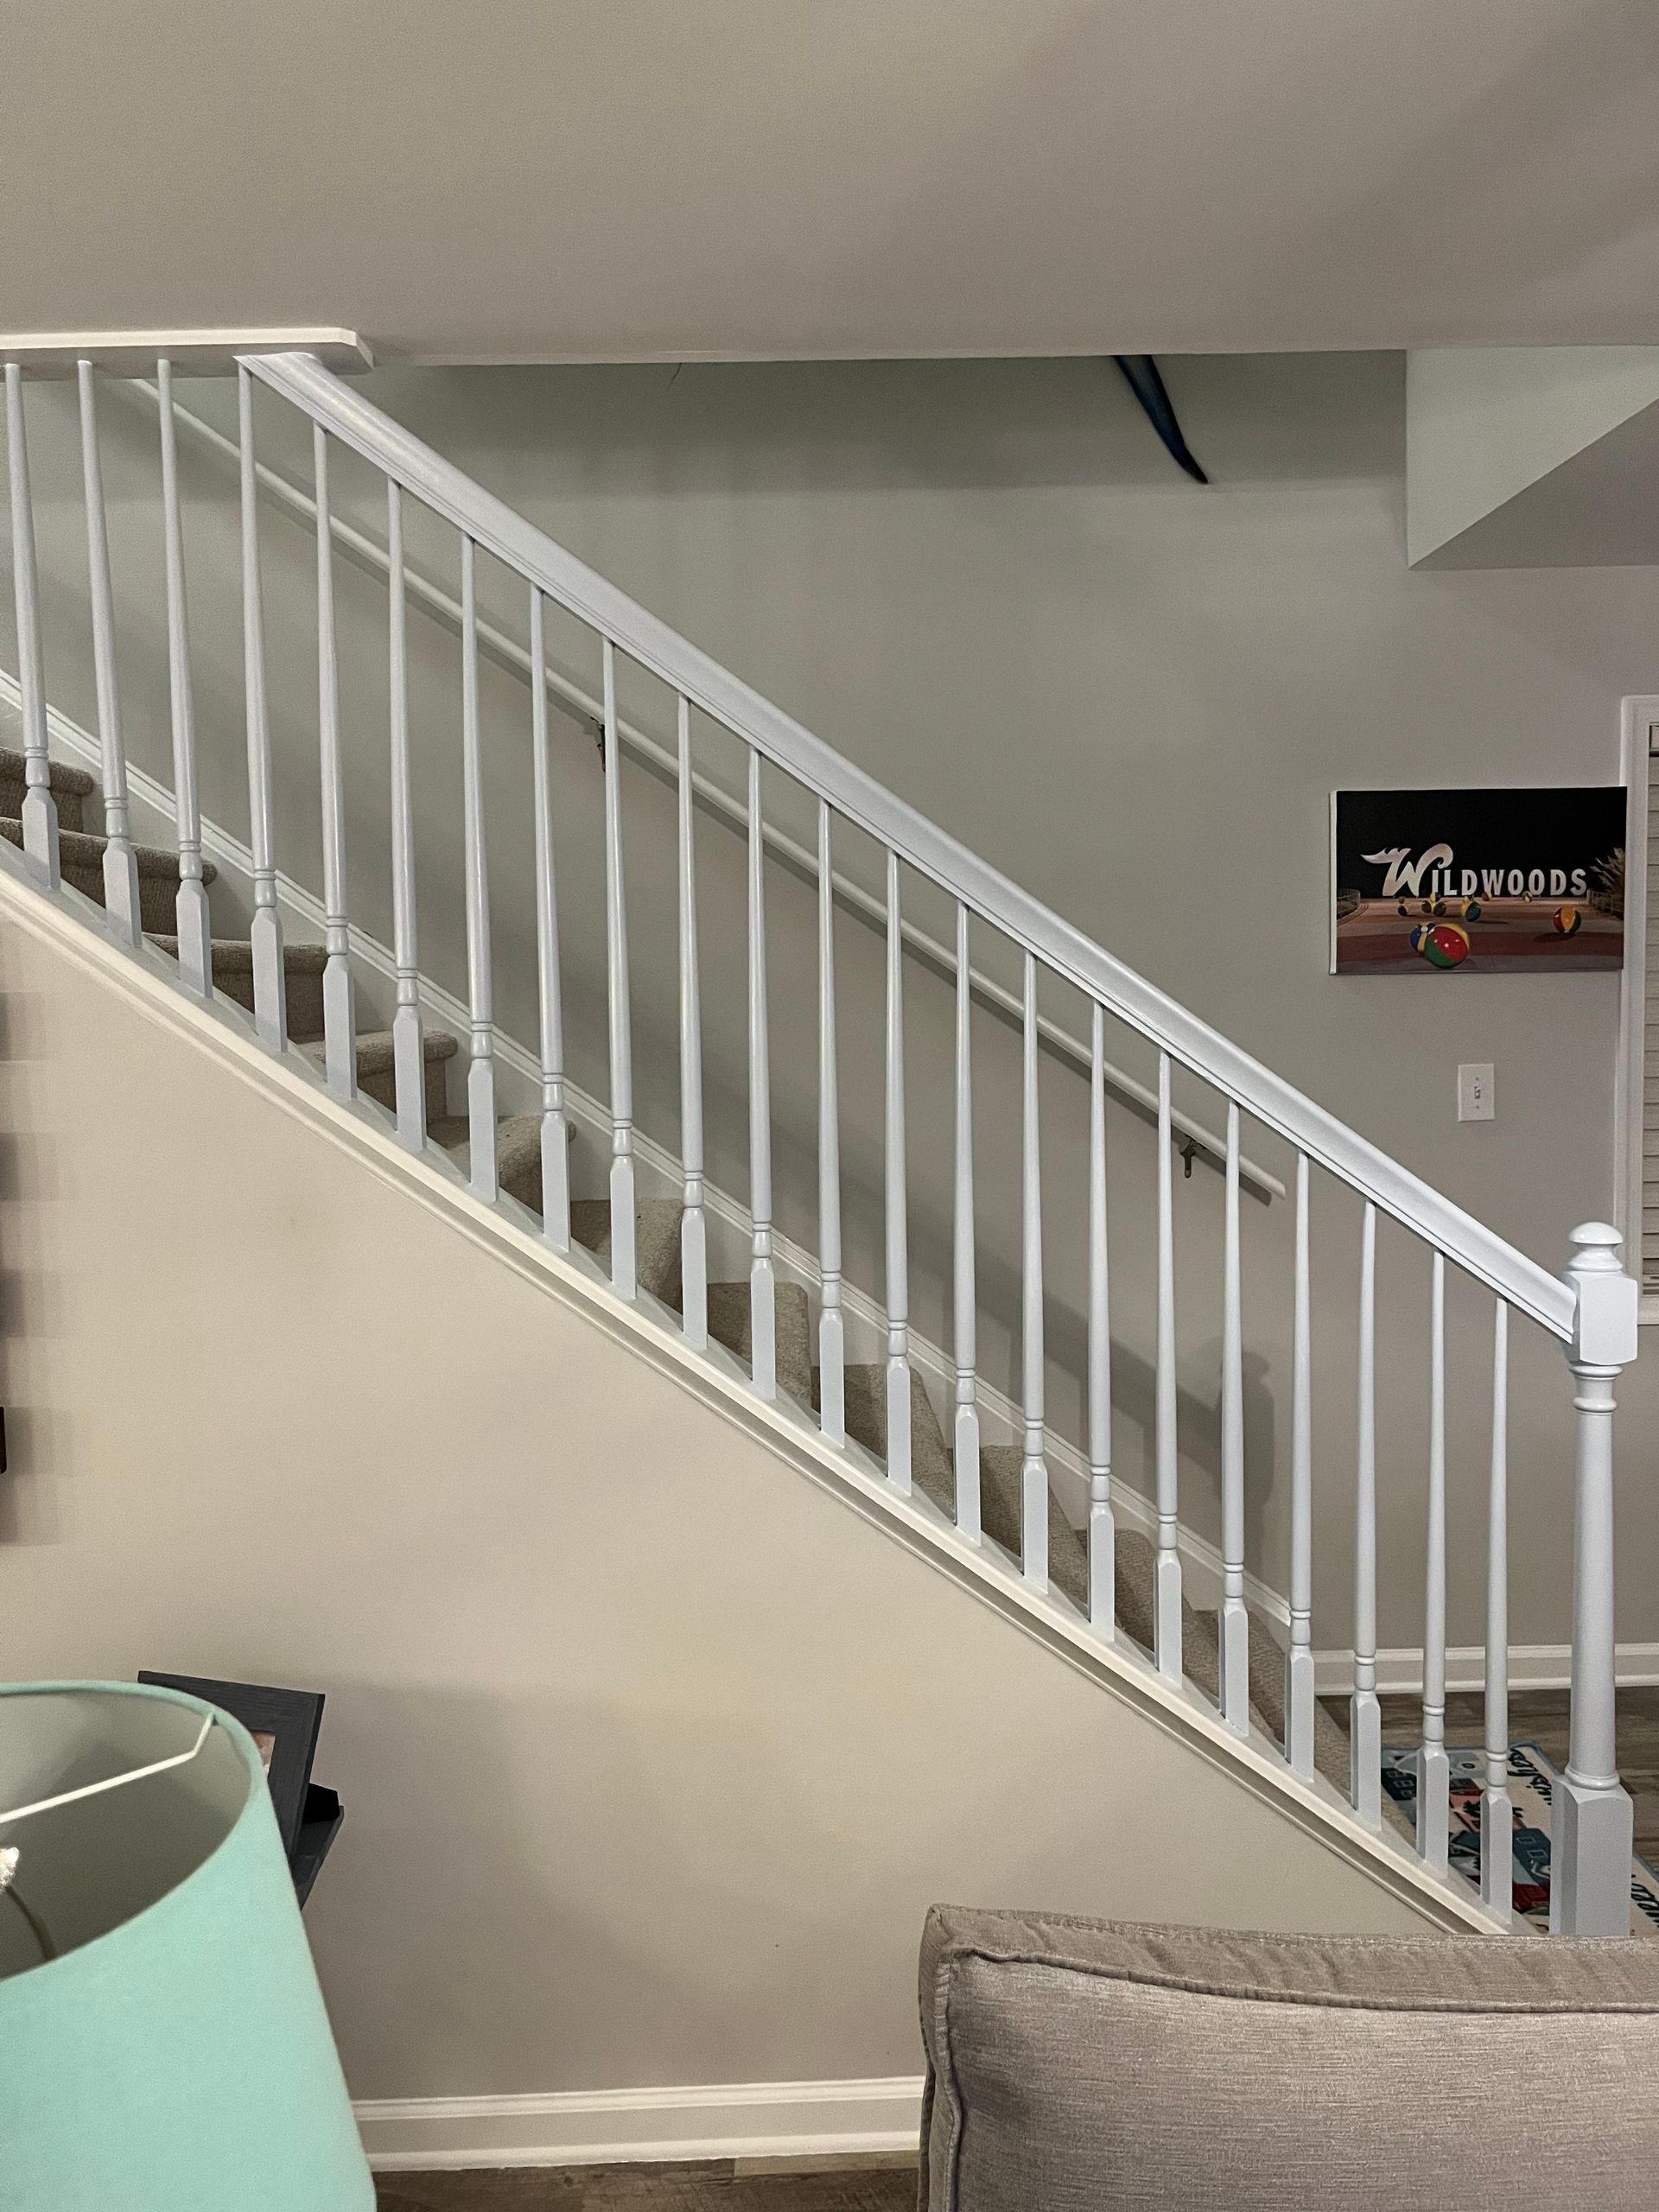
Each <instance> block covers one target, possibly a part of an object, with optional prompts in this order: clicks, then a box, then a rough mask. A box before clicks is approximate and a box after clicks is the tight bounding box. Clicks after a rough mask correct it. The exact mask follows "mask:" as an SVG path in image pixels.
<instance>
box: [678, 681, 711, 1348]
mask: <svg viewBox="0 0 1659 2212" xmlns="http://www.w3.org/2000/svg"><path fill="white" fill-rule="evenodd" d="M679 769H680V777H679V817H680V819H679V832H680V1151H681V1154H682V1155H683V1157H682V1160H681V1175H682V1183H681V1192H680V1318H681V1325H682V1328H683V1332H684V1336H685V1341H686V1342H687V1344H690V1345H691V1346H692V1347H693V1348H694V1349H695V1350H696V1351H702V1348H703V1346H704V1345H705V1344H707V1343H708V1341H709V1224H708V1217H707V1215H706V1214H705V1212H704V1208H703V1183H702V1002H701V999H700V996H699V988H698V977H697V877H696V840H695V838H694V836H693V835H692V825H693V823H694V821H695V818H696V817H695V813H694V801H695V799H696V788H695V786H694V785H693V783H692V780H691V708H690V702H689V701H687V700H686V699H684V698H682V699H681V700H680V702H679Z"/></svg>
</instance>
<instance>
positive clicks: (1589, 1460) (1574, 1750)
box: [1549, 1221, 1637, 1936]
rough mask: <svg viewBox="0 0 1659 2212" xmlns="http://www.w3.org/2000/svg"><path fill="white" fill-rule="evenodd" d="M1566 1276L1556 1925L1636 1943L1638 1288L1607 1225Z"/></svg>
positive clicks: (1597, 1225) (1579, 1247)
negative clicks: (1633, 1595)
mask: <svg viewBox="0 0 1659 2212" xmlns="http://www.w3.org/2000/svg"><path fill="white" fill-rule="evenodd" d="M1572 1242H1573V1245H1574V1246H1575V1248H1576V1249H1575V1250H1574V1252H1573V1257H1572V1258H1571V1259H1570V1260H1569V1261H1568V1262H1567V1268H1566V1270H1565V1275H1564V1280H1565V1281H1567V1284H1568V1285H1569V1286H1570V1287H1571V1288H1572V1289H1573V1292H1574V1293H1575V1294H1576V1295H1577V1298H1578V1313H1577V1316H1576V1318H1575V1319H1574V1322H1573V1341H1572V1343H1571V1344H1570V1345H1569V1346H1568V1348H1567V1365H1568V1366H1569V1367H1570V1368H1571V1369H1572V1370H1573V1382H1574V1383H1575V1385H1576V1389H1575V1390H1574V1394H1573V1406H1574V1408H1575V1409H1576V1412H1577V1414H1578V1464H1577V1471H1576V1476H1575V1482H1574V1503H1573V1721H1572V1735H1571V1739H1570V1743H1569V1746H1568V1751H1567V1774H1566V1776H1565V1777H1564V1779H1563V1781H1562V1783H1561V1785H1560V1790H1559V1791H1558V1793H1557V1796H1556V1801H1555V1815H1554V1829H1555V1836H1554V1841H1555V1853H1554V1859H1555V1864H1554V1874H1553V1877H1552V1879H1551V1882H1550V1901H1549V1924H1550V1928H1551V1930H1552V1932H1553V1933H1554V1934H1556V1935H1560V1936H1628V1935H1629V1933H1630V1853H1631V1849H1632V1847H1633V1839H1632V1834H1631V1829H1632V1816H1631V1807H1630V1796H1629V1795H1628V1793H1627V1792H1626V1791H1625V1789H1624V1787H1623V1786H1622V1785H1621V1783H1620V1782H1619V1778H1618V1740H1617V1734H1616V1729H1615V1713H1614V1688H1613V1685H1614V1652H1613V1385H1614V1383H1616V1382H1617V1381H1618V1375H1619V1370H1621V1369H1622V1368H1624V1367H1625V1366H1628V1364H1629V1363H1630V1361H1631V1360H1633V1359H1634V1358H1635V1357H1636V1350H1637V1327H1636V1324H1637V1286H1636V1284H1635V1282H1634V1281H1632V1280H1631V1278H1630V1276H1629V1275H1627V1274H1625V1272H1624V1269H1623V1268H1621V1267H1620V1265H1619V1263H1618V1249H1619V1245H1620V1243H1621V1242H1622V1240H1621V1238H1620V1236H1619V1234H1618V1230H1616V1229H1611V1228H1610V1227H1609V1226H1608V1225H1607V1224H1606V1223H1605V1222H1602V1221H1592V1222H1586V1223H1585V1224H1584V1225H1583V1226H1582V1227H1581V1228H1579V1229H1575V1230H1573V1237H1572Z"/></svg>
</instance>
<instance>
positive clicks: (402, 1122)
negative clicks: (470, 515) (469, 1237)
mask: <svg viewBox="0 0 1659 2212" xmlns="http://www.w3.org/2000/svg"><path fill="white" fill-rule="evenodd" d="M386 560H387V575H388V582H389V585H390V593H391V596H390V602H389V604H390V622H389V633H390V638H391V675H390V681H391V952H392V962H393V965H394V966H395V968H396V969H397V983H396V998H395V1003H394V1007H393V1011H392V1017H391V1063H392V1072H393V1080H394V1084H395V1090H394V1094H393V1095H394V1096H395V1097H396V1100H397V1135H398V1139H399V1141H401V1142H402V1143H404V1144H405V1145H407V1146H408V1147H409V1148H410V1151H411V1152H421V1151H423V1150H424V1148H425V1145H426V1046H425V1042H424V1039H423V1027H424V1025H423V1021H422V1019H421V967H420V956H419V951H418V947H417V942H416V930H415V798H414V790H413V786H412V784H411V780H410V753H409V642H408V640H409V609H408V601H407V593H406V587H405V584H404V501H403V494H402V493H401V492H400V491H399V489H398V487H397V485H396V484H394V483H392V482H391V481H390V480H388V482H387V485H386Z"/></svg>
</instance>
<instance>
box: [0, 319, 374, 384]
mask: <svg viewBox="0 0 1659 2212" xmlns="http://www.w3.org/2000/svg"><path fill="white" fill-rule="evenodd" d="M295 352H299V353H311V354H314V355H315V357H316V359H318V360H320V361H321V362H323V363H324V364H325V365H327V367H328V368H331V369H333V370H334V371H335V372H336V373H338V374H340V375H344V376H353V375H360V374H361V372H363V371H364V370H365V369H372V367H373V366H374V356H373V354H372V353H371V352H370V351H369V346H368V341H367V340H366V339H364V338H360V337H359V335H358V334H357V332H356V331H354V330H339V329H334V328H332V327H330V328H327V329H319V330H14V331H6V332H0V361H16V363H17V364H18V365H19V366H20V367H21V368H22V369H23V370H24V371H25V372H26V373H27V374H29V376H32V377H70V376H73V374H74V372H75V365H76V363H77V362H79V361H91V362H92V364H93V365H94V366H95V367H97V368H99V369H102V370H103V372H105V375H106V376H112V377H153V376H154V375H155V373H156V362H157V361H158V360H166V361H168V362H170V363H171V365H172V366H173V369H174V372H175V374H176V375H179V376H197V377H223V376H230V375H232V374H233V373H234V372H235V368H236V364H237V359H238V356H241V355H246V354H251V353H295Z"/></svg>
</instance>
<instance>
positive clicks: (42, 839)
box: [6, 361, 62, 891]
mask: <svg viewBox="0 0 1659 2212" xmlns="http://www.w3.org/2000/svg"><path fill="white" fill-rule="evenodd" d="M6 459H7V463H8V466H9V468H10V493H11V574H12V586H13V590H14V594H15V596H16V603H17V682H18V688H19V690H21V691H22V695H23V816H22V821H23V853H24V856H25V857H26V859H27V860H28V861H29V868H30V871H31V873H32V874H34V876H35V880H36V881H37V882H38V883H40V884H41V886H42V887H44V888H45V889H46V890H48V891H55V890H56V889H57V888H58V886H59V884H60V881H61V880H62V878H61V876H60V873H59V868H58V803H57V801H56V800H55V799H54V798H53V796H52V764H51V761H50V760H49V758H48V753H47V749H46V671H45V665H44V662H43V660H42V658H41V607H40V585H39V580H38V577H37V575H36V573H35V501H34V498H33V495H32V494H31V493H30V490H29V448H28V446H27V445H26V444H25V442H24V433H23V372H22V369H21V368H20V367H19V366H18V365H17V363H16V361H8V362H7V364H6Z"/></svg>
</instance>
